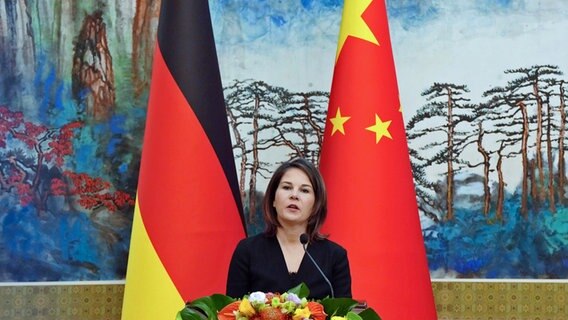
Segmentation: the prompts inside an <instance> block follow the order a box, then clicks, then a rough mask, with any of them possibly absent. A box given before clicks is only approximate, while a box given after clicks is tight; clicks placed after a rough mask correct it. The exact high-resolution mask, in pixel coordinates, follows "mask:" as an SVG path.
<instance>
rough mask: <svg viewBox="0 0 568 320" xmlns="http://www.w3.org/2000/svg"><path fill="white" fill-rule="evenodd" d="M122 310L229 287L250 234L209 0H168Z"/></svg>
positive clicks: (144, 309) (160, 306)
mask: <svg viewBox="0 0 568 320" xmlns="http://www.w3.org/2000/svg"><path fill="white" fill-rule="evenodd" d="M133 220H134V221H133V227H132V228H133V229H132V239H131V245H130V255H129V260H128V270H127V276H126V287H125V294H124V303H123V310H122V319H123V320H140V319H148V320H156V319H174V318H175V316H176V313H177V311H179V310H181V309H182V308H183V307H184V303H185V302H186V301H188V300H192V299H195V298H197V297H200V296H205V295H210V294H213V293H224V291H225V283H226V277H227V271H228V265H229V261H230V259H231V255H232V251H233V249H234V248H235V246H236V244H237V242H238V241H239V240H240V239H242V238H244V237H245V236H246V232H245V225H244V219H243V214H242V207H241V200H240V193H239V190H238V184H237V175H236V169H235V163H234V158H233V154H232V145H231V138H230V134H229V127H228V123H227V115H226V110H225V102H224V99H223V89H222V85H221V78H220V74H219V66H218V61H217V54H216V50H215V43H214V39H213V30H212V26H211V17H210V12H209V4H208V1H207V0H162V4H161V11H160V19H159V26H158V36H157V44H156V48H155V52H154V63H153V71H152V82H151V87H150V97H149V103H148V115H147V120H146V129H145V134H144V145H143V149H142V160H141V167H140V176H139V181H138V195H137V201H136V207H135V211H134V219H133Z"/></svg>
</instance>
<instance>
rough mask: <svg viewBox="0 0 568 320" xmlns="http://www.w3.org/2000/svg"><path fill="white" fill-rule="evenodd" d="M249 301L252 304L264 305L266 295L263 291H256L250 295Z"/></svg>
mask: <svg viewBox="0 0 568 320" xmlns="http://www.w3.org/2000/svg"><path fill="white" fill-rule="evenodd" d="M249 301H250V302H251V303H255V304H256V303H264V302H266V294H265V293H264V292H261V291H256V292H253V293H251V294H250V296H249Z"/></svg>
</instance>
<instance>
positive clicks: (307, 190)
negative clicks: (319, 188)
mask: <svg viewBox="0 0 568 320" xmlns="http://www.w3.org/2000/svg"><path fill="white" fill-rule="evenodd" d="M302 192H303V193H310V189H302Z"/></svg>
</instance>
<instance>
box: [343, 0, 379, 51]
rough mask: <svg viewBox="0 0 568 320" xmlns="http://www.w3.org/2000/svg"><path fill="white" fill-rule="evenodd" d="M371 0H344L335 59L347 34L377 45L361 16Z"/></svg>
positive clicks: (377, 42)
mask: <svg viewBox="0 0 568 320" xmlns="http://www.w3.org/2000/svg"><path fill="white" fill-rule="evenodd" d="M371 2H372V0H345V2H344V5H343V16H342V17H341V27H340V28H339V41H338V44H337V53H336V55H335V61H337V58H338V57H339V54H340V53H341V49H343V45H344V44H345V40H347V37H348V36H353V37H356V38H359V39H362V40H365V41H369V42H371V43H374V44H376V45H379V41H378V40H377V38H375V35H374V34H373V31H371V28H369V26H368V25H367V23H366V22H365V20H363V18H362V17H361V16H362V15H363V13H364V12H365V10H367V7H369V5H370V4H371Z"/></svg>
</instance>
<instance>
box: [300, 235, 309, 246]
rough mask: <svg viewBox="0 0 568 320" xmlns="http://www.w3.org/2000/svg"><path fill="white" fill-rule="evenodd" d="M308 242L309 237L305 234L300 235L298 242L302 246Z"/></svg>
mask: <svg viewBox="0 0 568 320" xmlns="http://www.w3.org/2000/svg"><path fill="white" fill-rule="evenodd" d="M309 241H310V237H309V236H308V234H307V233H302V234H301V235H300V242H301V243H302V244H307V243H308V242H309Z"/></svg>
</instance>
